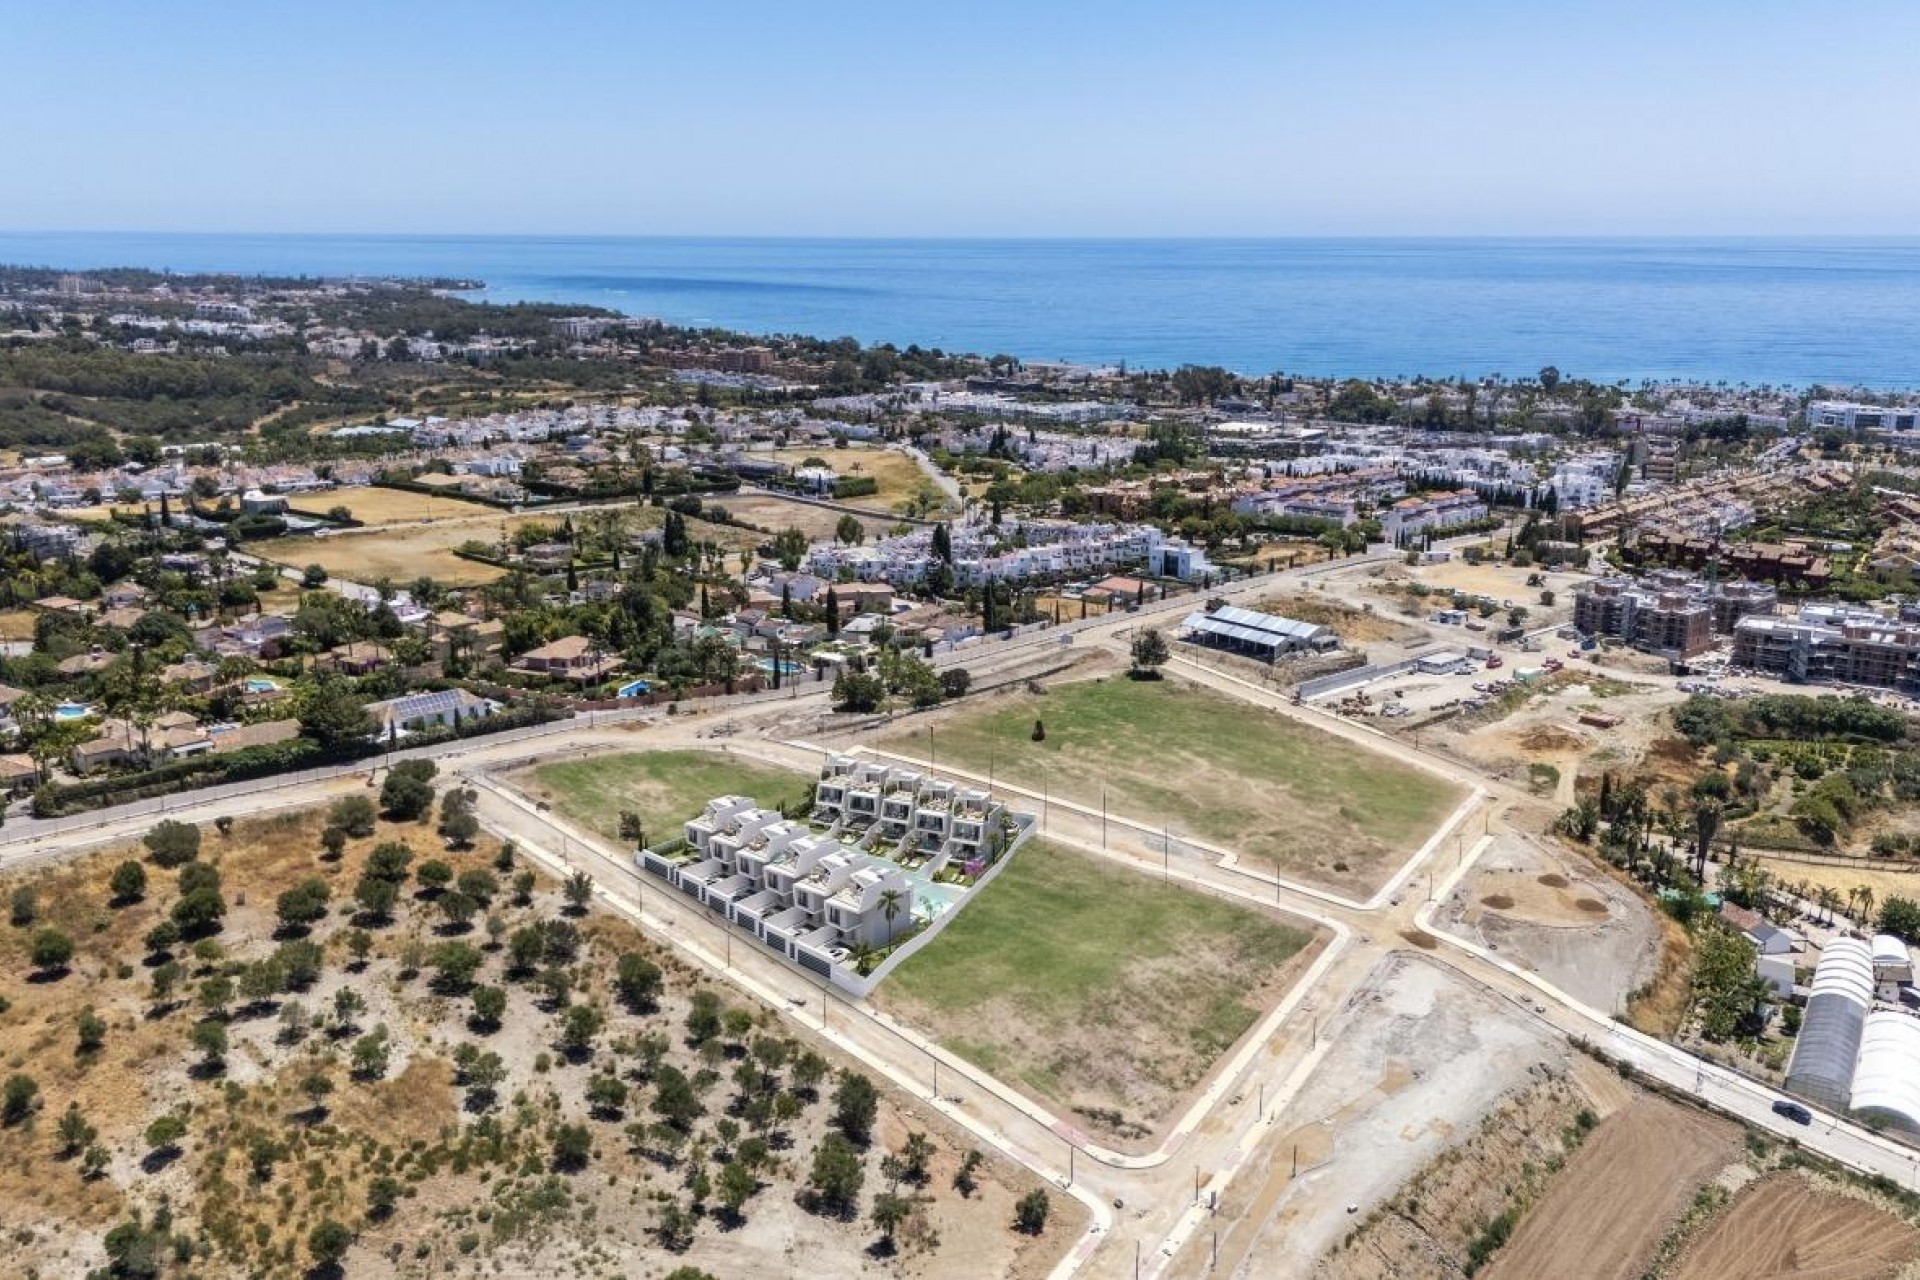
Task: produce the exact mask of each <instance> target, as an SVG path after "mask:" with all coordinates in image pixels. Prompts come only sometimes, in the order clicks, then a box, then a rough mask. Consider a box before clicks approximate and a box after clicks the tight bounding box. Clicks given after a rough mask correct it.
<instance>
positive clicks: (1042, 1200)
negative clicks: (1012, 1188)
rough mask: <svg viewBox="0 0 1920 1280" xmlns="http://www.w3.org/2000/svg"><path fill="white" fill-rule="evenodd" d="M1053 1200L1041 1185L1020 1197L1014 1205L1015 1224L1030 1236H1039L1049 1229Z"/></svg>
mask: <svg viewBox="0 0 1920 1280" xmlns="http://www.w3.org/2000/svg"><path fill="white" fill-rule="evenodd" d="M1052 1208H1053V1202H1052V1201H1051V1200H1049V1199H1048V1198H1047V1193H1046V1192H1045V1191H1043V1190H1041V1189H1040V1188H1039V1187H1035V1188H1034V1189H1033V1190H1031V1191H1029V1192H1027V1194H1025V1195H1024V1196H1021V1197H1020V1201H1019V1203H1018V1204H1016V1205H1014V1207H1013V1225H1014V1226H1015V1228H1017V1229H1018V1230H1020V1231H1022V1232H1024V1233H1026V1234H1027V1235H1030V1236H1037V1235H1039V1234H1040V1233H1041V1232H1042V1231H1045V1230H1046V1229H1047V1214H1048V1213H1049V1212H1050V1211H1051V1210H1052Z"/></svg>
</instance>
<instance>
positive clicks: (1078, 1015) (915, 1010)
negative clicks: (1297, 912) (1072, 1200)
mask: <svg viewBox="0 0 1920 1280" xmlns="http://www.w3.org/2000/svg"><path fill="white" fill-rule="evenodd" d="M1313 938H1314V935H1313V933H1312V932H1311V931H1310V930H1309V929H1308V928H1306V927H1303V926H1301V925H1299V924H1297V923H1294V922H1292V921H1291V920H1290V918H1287V917H1276V916H1272V915H1269V914H1267V913H1265V912H1263V911H1257V910H1250V909H1248V908H1246V907H1242V906H1240V905H1238V904H1234V903H1228V902H1223V901H1221V900H1219V899H1217V898H1211V897H1208V896H1206V895H1203V894H1198V893H1190V892H1187V891H1185V890H1181V889H1169V888H1168V887H1167V886H1165V885H1163V884H1161V883H1160V882H1159V881H1158V880H1156V879H1155V878H1153V877H1151V876H1143V875H1139V874H1137V873H1135V872H1131V871H1126V870H1121V869H1117V868H1114V867H1111V866H1107V865H1104V864H1102V863H1100V862H1098V861H1097V860H1095V859H1093V858H1091V857H1089V856H1087V855H1085V854H1082V853H1077V852H1075V851H1074V850H1072V849H1068V848H1064V847H1061V846H1058V845H1051V844H1048V843H1046V842H1045V841H1043V840H1033V841H1030V842H1028V843H1027V844H1026V845H1024V846H1023V847H1022V848H1021V849H1020V850H1019V852H1018V853H1016V854H1015V855H1014V861H1013V863H1012V864H1011V865H1010V866H1008V867H1007V868H1006V870H1004V871H1002V872H1001V873H1000V874H999V875H998V876H997V877H995V879H994V880H993V881H992V882H991V883H990V884H988V885H987V886H986V887H985V888H984V889H983V890H981V892H980V894H979V900H978V901H975V902H972V903H969V904H968V905H967V907H966V909H965V910H964V911H963V912H962V913H961V915H960V917H959V918H958V919H957V920H955V921H954V922H953V923H952V924H950V925H948V926H947V928H946V929H945V930H944V931H942V933H941V934H940V936H939V937H937V938H935V939H934V940H933V941H932V942H931V943H929V944H928V945H927V947H926V949H925V950H923V951H921V952H920V953H918V954H917V955H915V956H913V957H912V958H910V959H909V960H907V961H906V962H905V963H904V964H902V965H901V966H900V968H899V970H898V971H897V972H896V973H894V974H893V975H892V976H891V977H890V978H888V979H887V981H886V982H885V983H883V984H882V985H881V987H880V990H879V992H878V993H877V998H878V999H879V1001H880V1003H881V1004H882V1005H883V1006H885V1007H887V1008H889V1009H892V1010H894V1011H896V1012H898V1013H899V1014H900V1015H901V1016H902V1017H904V1018H906V1019H907V1020H908V1021H911V1022H914V1023H916V1024H918V1025H919V1026H921V1027H924V1028H926V1029H927V1030H928V1031H929V1032H931V1033H932V1035H933V1036H934V1037H935V1038H936V1039H937V1040H939V1041H940V1043H942V1044H943V1045H945V1046H946V1047H948V1048H950V1049H952V1050H953V1051H954V1052H955V1053H958V1054H960V1055H961V1056H962V1057H965V1058H968V1059H971V1060H972V1061H974V1062H977V1063H979V1064H980V1065H981V1066H983V1067H985V1068H987V1069H988V1070H989V1071H992V1072H994V1073H995V1074H997V1075H1000V1076H1001V1077H1002V1078H1004V1079H1008V1080H1012V1081H1017V1082H1019V1083H1021V1084H1022V1085H1024V1086H1025V1087H1026V1088H1027V1089H1029V1090H1031V1091H1032V1092H1034V1093H1035V1094H1037V1095H1039V1096H1041V1097H1044V1098H1047V1099H1050V1100H1052V1101H1055V1102H1059V1103H1063V1104H1065V1105H1066V1106H1069V1107H1071V1108H1072V1109H1073V1110H1074V1111H1076V1112H1077V1113H1079V1114H1080V1115H1081V1116H1083V1117H1085V1118H1086V1120H1087V1122H1088V1124H1089V1125H1090V1126H1091V1127H1092V1128H1093V1129H1095V1130H1096V1131H1098V1132H1100V1133H1102V1134H1103V1135H1106V1136H1108V1137H1117V1138H1120V1139H1122V1140H1129V1139H1137V1138H1141V1137H1144V1136H1146V1135H1147V1134H1148V1133H1151V1132H1152V1131H1154V1130H1155V1129H1156V1128H1157V1127H1158V1126H1159V1125H1160V1124H1161V1123H1162V1122H1163V1121H1164V1120H1165V1119H1166V1118H1167V1115H1168V1113H1169V1112H1171V1111H1172V1110H1173V1109H1174V1108H1175V1106H1176V1104H1178V1103H1179V1102H1180V1100H1181V1099H1182V1097H1183V1096H1185V1095H1186V1094H1187V1093H1188V1092H1189V1091H1190V1090H1191V1089H1192V1088H1193V1087H1194V1086H1195V1085H1197V1084H1198V1083H1199V1082H1200V1081H1201V1080H1203V1079H1204V1078H1205V1077H1206V1075H1207V1072H1208V1071H1209V1070H1211V1069H1212V1067H1213V1065H1214V1063H1215V1062H1217V1061H1218V1060H1219V1059H1220V1058H1221V1057H1223V1056H1224V1055H1225V1054H1226V1053H1227V1051H1228V1050H1229V1049H1230V1048H1231V1047H1232V1046H1233V1045H1234V1044H1235V1042H1237V1041H1238V1040H1239V1039H1240V1037H1241V1036H1242V1035H1243V1034H1244V1033H1245V1032H1246V1030H1247V1029H1248V1028H1249V1027H1251V1026H1252V1025H1253V1024H1254V1022H1255V1021H1256V1020H1258V1018H1259V1016H1260V1014H1261V1013H1262V1012H1263V1011H1264V1010H1265V1009H1267V1008H1269V1007H1271V1006H1272V1005H1273V1004H1274V1003H1275V1002H1276V1001H1278V1000H1279V998H1280V997H1281V996H1282V995H1283V994H1284V993H1285V991H1286V989H1287V987H1288V986H1289V985H1290V984H1291V983H1292V981H1293V979H1294V977H1295V975H1296V974H1297V973H1298V972H1299V970H1300V969H1301V967H1303V965H1304V964H1305V963H1306V959H1307V956H1308V955H1310V954H1311V952H1312V948H1311V946H1310V944H1311V943H1312V942H1313Z"/></svg>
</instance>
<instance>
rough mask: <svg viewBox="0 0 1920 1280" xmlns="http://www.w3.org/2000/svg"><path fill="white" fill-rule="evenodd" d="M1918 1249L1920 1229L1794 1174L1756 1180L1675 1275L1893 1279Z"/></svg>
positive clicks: (1696, 1278) (1747, 1279) (1687, 1279)
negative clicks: (1917, 1229)
mask: <svg viewBox="0 0 1920 1280" xmlns="http://www.w3.org/2000/svg"><path fill="white" fill-rule="evenodd" d="M1916 1256H1920V1231H1916V1230H1915V1229H1914V1227H1913V1226H1912V1225H1911V1224H1910V1223H1906V1222H1902V1221H1900V1220H1899V1219H1898V1218H1895V1217H1894V1216H1893V1215H1891V1214H1889V1213H1887V1212H1885V1211H1883V1210H1881V1209H1878V1208H1876V1207H1875V1206H1873V1205H1871V1204H1868V1203H1867V1202H1866V1201H1864V1200H1862V1199H1859V1198H1857V1197H1855V1196H1850V1195H1843V1194H1841V1193H1840V1192H1838V1191H1832V1190H1823V1189H1821V1188H1819V1187H1816V1186H1814V1185H1813V1184H1812V1183H1811V1182H1809V1181H1808V1180H1807V1179H1805V1178H1803V1177H1800V1176H1797V1175H1795V1174H1778V1175H1775V1176H1773V1177H1769V1178H1763V1179H1761V1180H1760V1181H1758V1182H1755V1183H1753V1184H1752V1185H1750V1186H1749V1187H1747V1189H1746V1190H1745V1191H1743V1192H1741V1194H1740V1196H1739V1198H1738V1199H1737V1200H1735V1201H1734V1203H1733V1207H1732V1208H1730V1209H1728V1210H1726V1211H1725V1212H1723V1213H1722V1214H1720V1216H1719V1217H1718V1218H1716V1219H1715V1220H1714V1221H1713V1222H1712V1224H1711V1225H1709V1226H1708V1227H1707V1228H1706V1230H1704V1231H1703V1232H1701V1234H1700V1236H1699V1238H1698V1239H1697V1240H1696V1241H1695V1242H1694V1243H1693V1244H1692V1245H1691V1246H1690V1247H1689V1248H1688V1249H1687V1251H1686V1253H1685V1254H1684V1255H1683V1256H1682V1258H1681V1260H1680V1265H1679V1267H1678V1268H1677V1269H1676V1270H1675V1271H1674V1272H1673V1275H1674V1280H1756V1278H1759V1277H1773V1276H1782V1277H1784V1276H1795V1277H1800V1278H1801V1280H1889V1278H1890V1277H1893V1276H1896V1275H1899V1274H1901V1272H1902V1269H1903V1268H1904V1267H1906V1266H1907V1264H1908V1263H1911V1262H1912V1261H1913V1260H1914V1258H1915V1257H1916Z"/></svg>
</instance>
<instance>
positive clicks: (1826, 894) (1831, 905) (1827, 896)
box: [1820, 885, 1840, 928]
mask: <svg viewBox="0 0 1920 1280" xmlns="http://www.w3.org/2000/svg"><path fill="white" fill-rule="evenodd" d="M1820 905H1821V906H1822V907H1823V908H1825V909H1826V913H1827V926H1828V927H1829V928H1831V927H1832V926H1833V913H1834V910H1835V908H1837V907H1838V906H1839V905H1840V894H1839V892H1838V891H1837V890H1834V889H1832V888H1829V887H1827V886H1825V885H1822V886H1821V888H1820Z"/></svg>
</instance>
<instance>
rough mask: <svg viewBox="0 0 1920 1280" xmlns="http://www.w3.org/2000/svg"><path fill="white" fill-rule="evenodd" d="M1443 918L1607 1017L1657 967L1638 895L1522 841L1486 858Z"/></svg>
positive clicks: (1504, 843)
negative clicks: (1490, 944) (1608, 1012)
mask: <svg viewBox="0 0 1920 1280" xmlns="http://www.w3.org/2000/svg"><path fill="white" fill-rule="evenodd" d="M1440 918H1441V921H1442V922H1443V924H1444V926H1445V927H1446V928H1447V929H1448V931H1450V932H1452V933H1455V934H1458V935H1460V936H1462V937H1466V938H1471V939H1474V940H1476V941H1479V942H1482V943H1492V944H1493V945H1494V946H1496V947H1498V948H1499V950H1500V951H1501V953H1502V954H1504V955H1506V956H1507V957H1508V958H1509V959H1512V960H1515V961H1517V962H1519V963H1521V964H1524V965H1526V966H1527V967H1529V968H1531V969H1532V970H1534V971H1535V972H1536V973H1538V974H1540V975H1541V976H1542V977H1544V978H1545V979H1547V981H1549V982H1551V983H1553V984H1554V985H1555V986H1557V987H1559V988H1560V989H1561V990H1563V991H1565V992H1567V993H1568V994H1569V995H1571V996H1573V997H1574V998H1575V999H1577V1000H1579V1001H1581V1002H1582V1003H1584V1004H1587V1005H1590V1006H1592V1007H1593V1008H1596V1009H1600V1010H1603V1011H1610V1012H1618V1011H1621V1010H1623V1009H1625V1007H1626V997H1627V993H1628V992H1629V991H1632V990H1633V989H1634V988H1636V987H1638V986H1640V985H1641V984H1642V983H1644V982H1645V981H1646V980H1647V979H1648V978H1650V977H1651V976H1652V975H1653V970H1654V966H1655V963H1656V962H1657V961H1658V959H1659V945H1660V931H1659V927H1658V923H1657V922H1656V921H1655V919H1654V918H1653V913H1652V911H1650V910H1649V909H1648V907H1647V905H1646V904H1645V903H1644V902H1642V901H1641V900H1640V898H1639V897H1638V896H1637V895H1636V894H1634V893H1633V891H1632V890H1630V889H1628V888H1627V887H1626V886H1625V885H1623V884H1620V883H1619V882H1617V881H1615V880H1613V879H1612V878H1610V877H1607V876H1604V875H1602V874H1600V873H1599V872H1597V871H1594V870H1592V869H1591V868H1588V867H1586V866H1584V865H1583V864H1582V862H1581V860H1580V859H1579V858H1578V856H1577V855H1575V854H1572V853H1568V852H1564V851H1559V850H1555V849H1552V848H1549V847H1548V846H1547V845H1546V844H1545V843H1536V842H1534V841H1531V840H1522V839H1519V838H1517V837H1506V838H1502V839H1501V840H1499V841H1498V842H1497V843H1496V844H1494V846H1493V847H1492V848H1490V849H1488V850H1487V851H1486V852H1485V853H1484V854H1482V855H1481V856H1480V861H1479V863H1478V864H1477V865H1476V866H1475V867H1474V870H1473V873H1472V874H1471V875H1470V876H1468V877H1467V879H1466V880H1465V881H1464V882H1463V883H1462V884H1461V885H1460V887H1459V888H1458V889H1456V890H1455V891H1454V894H1453V896H1452V897H1450V898H1449V899H1448V900H1447V902H1446V904H1445V907H1444V910H1443V911H1442V913H1441V917H1440Z"/></svg>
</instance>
